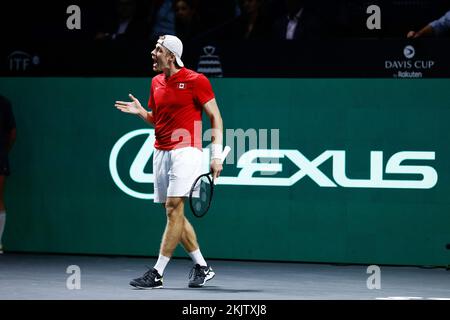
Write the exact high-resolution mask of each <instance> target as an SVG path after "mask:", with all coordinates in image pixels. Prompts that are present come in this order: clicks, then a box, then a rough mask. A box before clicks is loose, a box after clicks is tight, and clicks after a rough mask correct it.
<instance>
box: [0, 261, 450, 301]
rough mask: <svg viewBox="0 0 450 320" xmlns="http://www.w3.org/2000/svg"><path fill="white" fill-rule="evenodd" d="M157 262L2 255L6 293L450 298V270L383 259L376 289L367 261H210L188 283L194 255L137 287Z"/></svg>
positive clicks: (3, 296)
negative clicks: (202, 280) (155, 285)
mask: <svg viewBox="0 0 450 320" xmlns="http://www.w3.org/2000/svg"><path fill="white" fill-rule="evenodd" d="M154 262H155V259H154V258H136V257H106V256H79V255H43V254H24V253H5V254H3V255H0V300H15V299H20V300H28V299H37V300H42V299H45V300H47V299H49V300H50V299H51V300H72V299H77V300H85V299H89V300H110V299H118V300H128V299H133V300H140V299H146V300H323V299H326V300H329V299H332V300H361V299H362V300H372V299H424V300H425V299H426V300H429V299H450V271H447V270H446V269H445V268H420V267H400V266H380V282H379V284H380V286H381V288H380V289H368V287H367V282H368V278H369V277H370V276H371V274H368V273H367V266H363V265H334V264H311V263H274V262H243V261H225V260H209V262H210V264H211V266H212V267H213V268H214V270H215V272H216V277H215V278H214V279H213V280H211V281H209V282H208V283H207V284H206V285H205V287H203V288H188V287H187V283H188V275H189V271H190V268H191V266H192V263H191V261H190V260H187V259H173V260H172V261H171V262H170V263H169V265H168V266H167V268H166V271H165V274H164V288H163V289H153V290H137V289H134V288H132V287H131V286H129V284H128V283H129V281H130V279H132V278H135V277H138V276H141V275H142V274H143V272H144V271H145V270H146V266H153V264H154ZM69 266H77V267H79V271H80V273H79V275H80V277H79V280H80V282H79V284H80V289H68V285H69V287H73V286H74V285H76V283H77V282H76V281H75V280H74V279H75V278H74V274H73V273H72V272H73V271H70V270H74V269H70V268H69V272H70V273H67V270H68V267H69ZM77 267H75V269H76V268H77ZM72 268H73V267H72ZM369 282H370V281H369ZM370 283H372V284H373V283H374V282H370Z"/></svg>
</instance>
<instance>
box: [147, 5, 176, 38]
mask: <svg viewBox="0 0 450 320" xmlns="http://www.w3.org/2000/svg"><path fill="white" fill-rule="evenodd" d="M151 11H152V12H151V15H152V17H151V18H150V20H151V21H153V22H154V23H153V28H152V32H151V35H150V41H151V42H153V41H154V42H156V41H157V40H158V38H159V36H162V35H165V34H172V35H173V34H175V12H174V10H173V3H172V0H155V1H154V2H153V5H152V10H151Z"/></svg>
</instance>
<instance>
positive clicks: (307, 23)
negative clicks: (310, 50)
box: [272, 0, 319, 40]
mask: <svg viewBox="0 0 450 320" xmlns="http://www.w3.org/2000/svg"><path fill="white" fill-rule="evenodd" d="M285 6H286V11H285V14H284V15H283V16H282V17H280V18H279V19H277V20H275V22H274V24H273V28H272V35H273V36H274V38H275V39H283V40H298V39H305V38H313V37H315V36H318V35H319V19H318V18H317V16H316V15H315V14H313V12H312V10H310V8H308V7H307V6H305V1H304V0H286V1H285Z"/></svg>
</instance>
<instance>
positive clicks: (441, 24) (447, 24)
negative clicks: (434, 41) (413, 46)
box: [406, 10, 450, 39]
mask: <svg viewBox="0 0 450 320" xmlns="http://www.w3.org/2000/svg"><path fill="white" fill-rule="evenodd" d="M449 33H450V10H449V11H447V12H446V13H445V14H444V15H443V16H442V17H440V18H439V19H437V20H434V21H432V22H430V23H429V24H427V25H426V26H425V27H423V28H422V29H420V30H419V31H417V32H416V31H409V32H408V34H407V35H406V37H407V38H410V39H414V38H419V37H427V36H444V35H448V34H449Z"/></svg>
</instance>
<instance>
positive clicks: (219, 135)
mask: <svg viewBox="0 0 450 320" xmlns="http://www.w3.org/2000/svg"><path fill="white" fill-rule="evenodd" d="M203 110H205V113H206V115H207V116H208V118H209V120H210V121H211V129H212V134H211V142H212V144H211V165H210V166H211V170H212V172H213V176H214V178H218V177H219V175H220V172H221V171H222V169H223V166H222V161H221V159H220V155H221V153H222V151H223V121H222V116H221V115H220V110H219V106H218V105H217V101H216V99H215V98H213V99H211V100H209V101H208V102H206V103H205V104H204V105H203Z"/></svg>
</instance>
